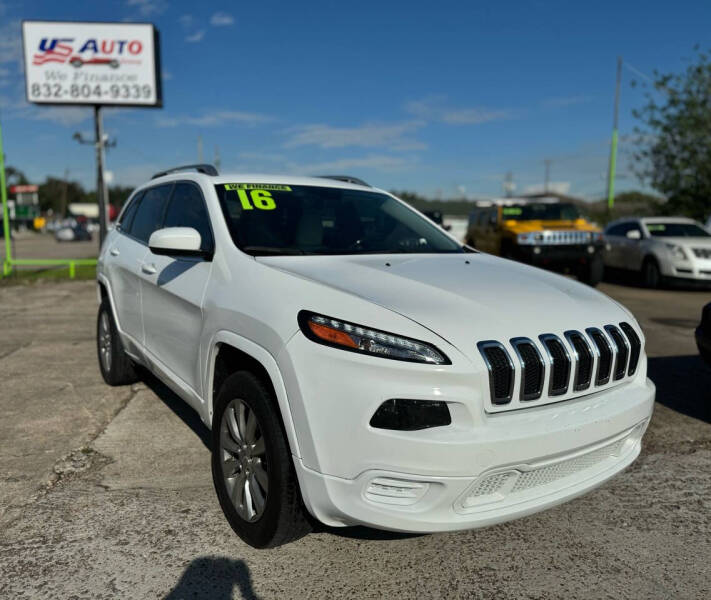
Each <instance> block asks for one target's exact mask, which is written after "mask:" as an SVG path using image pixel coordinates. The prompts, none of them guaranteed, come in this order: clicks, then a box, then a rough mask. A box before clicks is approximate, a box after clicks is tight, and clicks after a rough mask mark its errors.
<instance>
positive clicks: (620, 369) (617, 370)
mask: <svg viewBox="0 0 711 600" xmlns="http://www.w3.org/2000/svg"><path fill="white" fill-rule="evenodd" d="M605 331H607V333H609V334H610V337H611V338H612V341H613V342H614V343H615V346H616V347H617V360H615V367H614V370H613V372H614V377H615V380H617V379H622V378H623V377H624V376H625V369H626V368H627V355H628V351H627V344H626V343H625V338H623V337H622V334H621V333H620V330H619V329H617V327H615V326H614V325H605Z"/></svg>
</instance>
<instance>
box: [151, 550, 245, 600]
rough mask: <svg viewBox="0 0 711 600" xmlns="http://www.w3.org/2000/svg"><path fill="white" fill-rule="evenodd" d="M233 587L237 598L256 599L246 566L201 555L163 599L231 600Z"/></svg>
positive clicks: (227, 559)
mask: <svg viewBox="0 0 711 600" xmlns="http://www.w3.org/2000/svg"><path fill="white" fill-rule="evenodd" d="M235 587H237V589H238V591H239V596H238V597H239V598H246V599H254V600H256V599H257V598H259V596H257V594H256V592H255V591H254V588H253V587H252V575H251V573H250V572H249V567H248V566H247V563H245V562H244V561H243V560H235V559H232V558H226V557H222V556H204V557H200V558H196V559H195V560H193V561H192V562H191V563H190V564H189V565H188V566H187V567H186V568H185V571H183V574H182V575H181V576H180V579H179V580H178V583H176V584H175V587H173V589H172V590H170V591H169V592H168V593H167V594H166V595H165V596H164V599H165V600H183V599H184V598H197V599H201V598H204V599H205V600H207V599H210V600H232V598H233V597H234V596H233V594H234V589H235Z"/></svg>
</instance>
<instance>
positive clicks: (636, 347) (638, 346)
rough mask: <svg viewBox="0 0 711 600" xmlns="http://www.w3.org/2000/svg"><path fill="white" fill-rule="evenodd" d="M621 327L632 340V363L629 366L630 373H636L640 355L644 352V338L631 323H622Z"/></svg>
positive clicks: (628, 372)
mask: <svg viewBox="0 0 711 600" xmlns="http://www.w3.org/2000/svg"><path fill="white" fill-rule="evenodd" d="M620 329H622V331H623V332H624V333H625V335H626V336H627V339H628V340H629V342H630V364H629V367H628V368H627V374H628V375H634V373H635V371H636V370H637V364H638V363H639V355H640V353H641V352H642V340H640V339H639V336H638V335H637V332H636V331H635V330H634V329H633V328H632V326H631V325H630V324H629V323H620Z"/></svg>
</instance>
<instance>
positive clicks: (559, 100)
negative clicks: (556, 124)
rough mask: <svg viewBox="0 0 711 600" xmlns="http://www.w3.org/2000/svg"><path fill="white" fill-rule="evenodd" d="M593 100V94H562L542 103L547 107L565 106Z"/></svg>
mask: <svg viewBox="0 0 711 600" xmlns="http://www.w3.org/2000/svg"><path fill="white" fill-rule="evenodd" d="M591 100H592V97H591V96H582V95H581V96H560V97H556V98H547V99H546V100H544V101H543V102H542V103H541V104H542V105H543V106H544V107H546V108H565V107H566V106H573V105H575V104H584V103H586V102H590V101H591Z"/></svg>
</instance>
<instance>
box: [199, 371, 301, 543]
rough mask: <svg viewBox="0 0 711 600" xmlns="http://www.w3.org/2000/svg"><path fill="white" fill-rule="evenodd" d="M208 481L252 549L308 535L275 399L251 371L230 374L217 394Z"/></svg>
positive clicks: (233, 526) (299, 494) (229, 517)
mask: <svg viewBox="0 0 711 600" xmlns="http://www.w3.org/2000/svg"><path fill="white" fill-rule="evenodd" d="M240 415H241V416H242V418H240ZM250 429H251V435H250ZM227 448H229V450H228V449H227ZM228 473H230V475H228ZM260 473H261V475H260ZM212 481H213V483H214V485H215V491H216V492H217V498H218V500H219V501H220V506H221V507H222V511H223V512H224V514H225V517H226V518H227V521H228V522H229V524H230V526H231V527H232V529H233V530H234V532H235V533H236V534H237V535H238V536H239V537H240V538H242V540H244V541H245V542H246V543H247V544H249V545H250V546H253V547H254V548H274V547H276V546H281V545H282V544H286V543H288V542H291V541H293V540H296V539H298V538H300V537H302V536H304V535H306V534H307V533H308V532H309V531H310V530H311V525H310V520H309V517H308V515H307V513H306V509H305V508H304V504H303V501H302V499H301V491H300V489H299V482H298V480H297V478H296V472H295V470H294V465H293V463H292V457H291V452H290V451H289V445H288V443H287V441H286V436H285V434H284V430H283V427H282V424H281V418H280V416H279V412H278V407H277V405H276V400H275V399H274V398H273V397H272V394H271V392H270V391H269V390H268V389H267V387H266V386H265V385H264V384H263V383H262V382H261V381H260V380H259V379H258V378H257V377H255V376H254V375H253V374H252V373H251V372H249V371H238V372H236V373H234V374H233V375H230V376H229V377H228V378H227V379H226V380H225V382H224V383H223V384H222V387H221V388H220V391H219V392H218V395H217V400H216V402H215V410H214V413H213V417H212ZM265 482H266V485H265ZM248 496H249V497H248ZM260 499H261V503H260ZM260 504H261V505H260Z"/></svg>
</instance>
